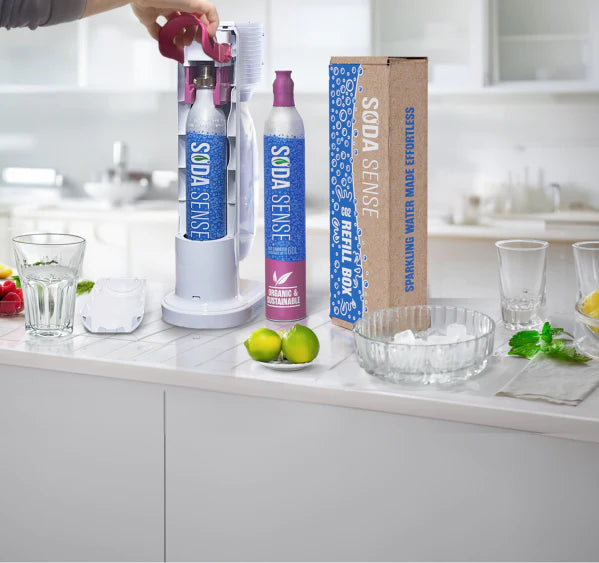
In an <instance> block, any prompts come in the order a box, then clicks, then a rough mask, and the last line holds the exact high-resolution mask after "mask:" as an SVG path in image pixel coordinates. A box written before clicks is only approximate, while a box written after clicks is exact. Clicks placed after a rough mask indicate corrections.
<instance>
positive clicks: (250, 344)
mask: <svg viewBox="0 0 599 563" xmlns="http://www.w3.org/2000/svg"><path fill="white" fill-rule="evenodd" d="M243 344H244V345H245V347H246V348H247V351H248V353H249V355H250V357H251V358H252V359H254V360H256V361H258V362H272V361H273V360H276V359H277V358H278V357H279V354H280V353H281V337H280V336H279V335H278V334H277V333H276V332H275V331H274V330H270V329H269V328H259V329H257V330H255V331H254V332H252V334H250V337H249V338H248V339H247V340H246V341H245V342H244V343H243Z"/></svg>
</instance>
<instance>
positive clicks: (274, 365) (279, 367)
mask: <svg viewBox="0 0 599 563" xmlns="http://www.w3.org/2000/svg"><path fill="white" fill-rule="evenodd" d="M254 361H255V360H254ZM256 363H257V364H260V365H261V366H264V367H265V368H268V369H274V370H276V371H298V370H300V369H304V368H307V367H308V366H311V365H312V364H313V363H314V362H313V361H312V362H306V363H304V364H292V363H290V362H278V361H275V362H256Z"/></svg>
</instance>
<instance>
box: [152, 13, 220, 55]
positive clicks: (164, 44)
mask: <svg viewBox="0 0 599 563" xmlns="http://www.w3.org/2000/svg"><path fill="white" fill-rule="evenodd" d="M191 26H199V27H200V30H201V34H202V48H203V49H204V53H206V54H207V55H208V56H209V57H211V58H213V59H214V60H215V61H216V62H217V63H227V62H229V61H230V60H231V45H229V44H228V43H217V42H216V41H214V39H211V38H210V36H209V35H208V30H207V29H206V24H205V23H204V22H203V21H202V20H201V19H200V18H198V17H197V16H194V15H193V14H188V13H187V12H184V13H183V14H181V15H180V16H177V17H176V18H173V19H172V20H170V21H168V22H166V23H165V24H164V26H163V27H162V29H161V30H160V33H159V34H158V47H159V49H160V52H161V53H162V54H163V55H164V56H165V57H168V58H169V59H174V60H176V61H177V62H178V63H180V64H183V62H184V57H183V48H182V47H177V45H175V43H174V42H173V40H174V39H175V36H176V35H177V33H179V32H180V31H181V30H182V29H183V28H185V27H191Z"/></svg>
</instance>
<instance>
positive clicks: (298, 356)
mask: <svg viewBox="0 0 599 563" xmlns="http://www.w3.org/2000/svg"><path fill="white" fill-rule="evenodd" d="M282 346H283V354H285V357H286V358H287V359H288V360H289V361H290V362H291V363H292V364H304V363H307V362H311V361H312V360H313V359H314V358H316V356H318V352H319V350H320V343H319V342H318V337H317V336H316V334H314V331H312V330H310V329H309V328H308V327H307V326H303V325H294V326H292V327H291V328H290V329H289V330H288V331H287V332H286V333H285V335H284V336H283V342H282Z"/></svg>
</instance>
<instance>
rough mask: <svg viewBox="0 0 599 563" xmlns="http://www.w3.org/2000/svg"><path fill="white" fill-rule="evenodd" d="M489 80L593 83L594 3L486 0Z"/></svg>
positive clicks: (598, 17) (597, 17)
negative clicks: (487, 3) (489, 45)
mask: <svg viewBox="0 0 599 563" xmlns="http://www.w3.org/2000/svg"><path fill="white" fill-rule="evenodd" d="M490 6H491V9H490V24H491V25H490V32H491V35H490V41H491V52H492V54H493V57H492V61H491V65H492V78H493V83H499V84H506V85H507V86H509V85H510V84H512V85H513V86H519V87H520V88H523V87H526V86H527V85H528V86H532V87H533V88H534V87H535V86H536V87H538V84H543V83H544V84H545V85H546V86H547V87H548V88H551V87H552V88H555V89H558V88H571V89H585V88H589V87H592V86H594V87H597V86H598V83H597V78H598V69H599V60H598V59H599V57H598V55H599V51H598V48H599V45H598V42H599V31H598V30H599V28H598V25H597V24H598V23H599V5H598V4H597V2H592V1H589V0H569V1H568V2H563V1H562V0H491V4H490Z"/></svg>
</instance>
